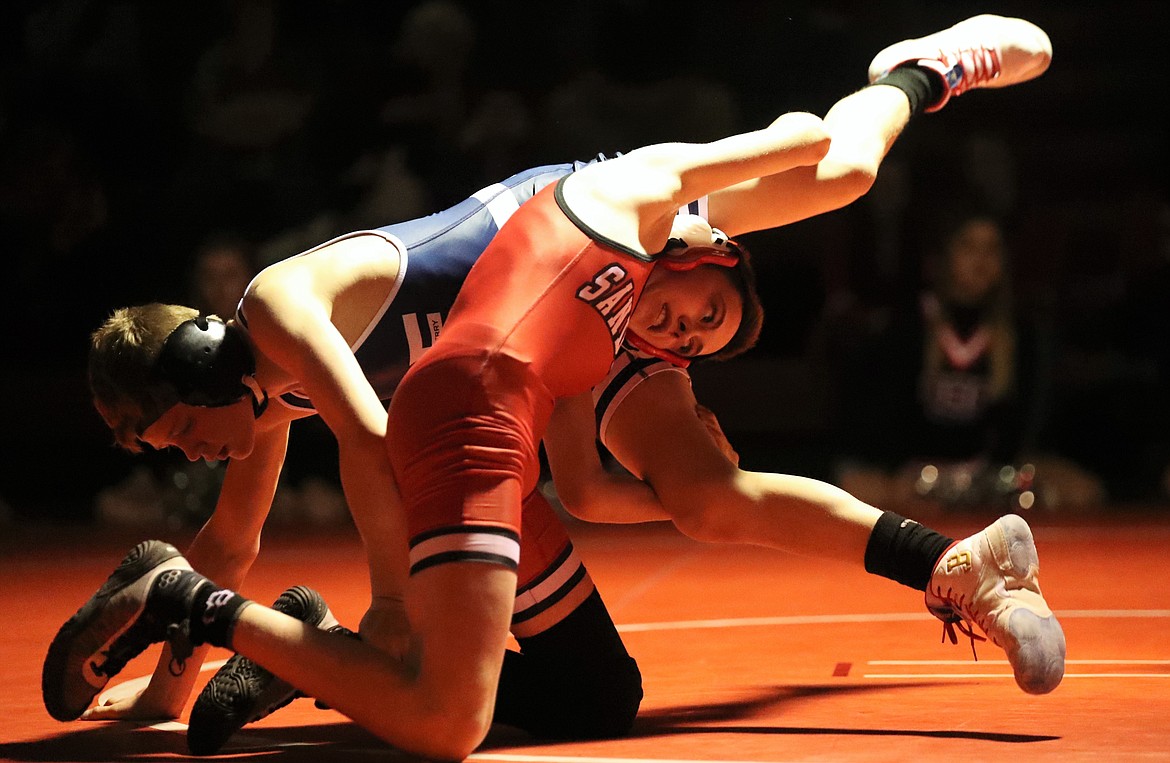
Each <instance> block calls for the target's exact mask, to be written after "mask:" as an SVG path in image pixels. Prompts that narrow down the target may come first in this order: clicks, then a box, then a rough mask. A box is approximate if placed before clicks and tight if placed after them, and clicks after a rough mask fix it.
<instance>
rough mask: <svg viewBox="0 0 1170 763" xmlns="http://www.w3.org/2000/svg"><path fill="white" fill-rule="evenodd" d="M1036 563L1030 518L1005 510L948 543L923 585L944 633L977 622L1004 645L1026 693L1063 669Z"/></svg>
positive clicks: (1054, 680)
mask: <svg viewBox="0 0 1170 763" xmlns="http://www.w3.org/2000/svg"><path fill="white" fill-rule="evenodd" d="M1039 571H1040V559H1039V557H1038V556H1037V554H1036V543H1035V541H1033V539H1032V531H1031V530H1030V529H1029V528H1028V523H1027V522H1025V521H1024V520H1023V519H1022V518H1021V517H1018V516H1016V515H1015V514H1008V515H1007V516H1004V517H1000V518H999V519H997V520H996V521H995V522H994V523H992V524H991V525H990V526H989V527H987V529H985V530H983V531H982V532H978V533H975V534H974V535H972V536H971V537H969V538H964V539H963V540H961V541H958V542H956V543H954V544H952V545H951V547H950V548H948V549H947V550H946V552H945V553H944V554H943V555H942V556H941V557H940V558H939V560H938V563H937V564H936V565H935V568H934V573H933V574H932V575H931V577H930V583H929V584H928V585H927V588H926V607H927V609H929V610H930V612H931V614H933V615H934V616H935V617H937V618H938V619H940V620H942V621H943V638H944V639H945V638H946V637H947V636H950V639H951V642H952V643H956V642H957V640H958V639H957V637H956V636H955V627H956V626H957V627H958V628H959V630H960V631H961V632H963V633H964V634H966V635H968V636H970V637H971V638H972V639H975V638H979V637H978V636H976V635H975V633H974V631H972V630H971V628H970V625H967V623H975V624H976V625H978V626H979V627H980V628H981V629H982V630H983V632H984V633H986V634H987V636H988V638H990V639H991V641H992V642H993V643H994V644H996V645H997V646H999V647H1000V648H1002V649H1003V650H1004V651H1006V652H1007V656H1008V661H1009V662H1010V663H1011V666H1012V671H1013V672H1014V673H1015V676H1016V683H1017V684H1019V686H1020V688H1021V689H1023V690H1024V691H1026V692H1028V693H1029V694H1047V693H1048V692H1050V691H1052V690H1053V689H1055V688H1056V687H1057V685H1059V684H1060V680H1061V679H1062V678H1063V677H1064V654H1065V643H1064V631H1062V630H1061V628H1060V623H1058V622H1057V621H1056V617H1055V616H1054V615H1053V614H1052V610H1050V609H1049V608H1048V604H1047V603H1046V602H1045V601H1044V596H1043V595H1042V594H1041V593H1040V583H1039V580H1038V574H1039ZM964 621H966V622H964ZM972 643H973V642H972Z"/></svg>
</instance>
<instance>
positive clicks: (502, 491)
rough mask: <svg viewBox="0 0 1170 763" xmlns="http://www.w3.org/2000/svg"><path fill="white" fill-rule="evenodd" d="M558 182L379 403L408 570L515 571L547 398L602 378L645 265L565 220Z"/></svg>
mask: <svg viewBox="0 0 1170 763" xmlns="http://www.w3.org/2000/svg"><path fill="white" fill-rule="evenodd" d="M561 182H563V179H562V181H560V182H558V183H557V184H556V185H555V186H551V187H549V188H546V189H544V190H543V191H541V192H540V193H539V194H537V195H536V196H534V197H533V198H532V199H531V200H530V201H529V202H528V203H526V204H524V205H523V206H522V207H521V208H520V209H519V210H518V211H517V212H516V213H515V214H514V215H513V216H512V218H511V219H510V220H509V221H508V223H507V224H505V225H504V227H503V228H502V229H501V230H500V232H499V234H497V236H496V238H495V239H494V240H493V241H492V243H491V245H490V246H489V247H488V248H487V249H486V250H485V251H484V253H483V255H482V256H481V257H480V258H479V260H478V262H477V263H476V265H475V266H474V267H473V268H472V269H471V272H470V273H469V274H468V276H467V280H466V281H465V282H464V285H463V288H462V290H461V291H460V294H459V298H458V299H457V300H456V301H455V304H454V305H453V306H452V308H451V312H450V315H449V317H448V320H447V323H446V324H445V325H444V326H443V333H442V335H441V336H440V337H439V339H438V340H437V341H436V342H435V344H434V346H433V347H432V348H431V349H430V350H429V351H428V352H427V353H426V355H424V356H423V358H422V359H421V360H420V361H419V362H418V363H416V364H415V365H414V366H412V367H411V369H410V370H409V371H408V372H407V374H406V375H405V376H404V377H403V379H402V382H401V383H400V384H399V386H398V390H397V392H396V393H395V395H394V398H393V400H392V402H391V405H390V417H389V425H388V429H387V448H388V451H389V454H390V460H391V463H392V465H393V467H394V472H395V477H396V479H397V480H398V486H399V490H400V492H401V495H402V500H403V504H404V507H405V509H406V512H407V522H408V524H409V530H410V536H411V552H410V564H411V572H412V573H413V572H417V571H419V570H421V569H425V568H426V567H429V566H432V565H435V564H441V563H444V562H448V561H484V562H494V563H498V564H504V565H507V566H510V567H513V568H515V567H516V565H517V564H518V560H519V529H520V507H521V503H522V501H523V500H524V499H525V497H526V496H527V495H528V494H529V493H530V492H531V491H532V490H533V489H534V488H535V486H536V482H537V478H538V476H539V469H540V460H539V450H538V448H539V443H540V440H541V437H542V436H543V435H544V431H545V427H546V425H547V423H548V419H549V416H550V415H551V413H552V407H553V403H554V401H555V400H556V399H557V398H559V397H565V396H569V395H574V394H577V393H580V392H584V391H586V390H588V389H589V388H590V387H592V386H593V385H594V384H596V383H597V382H598V381H600V380H601V379H602V378H604V377H605V374H606V372H607V371H608V370H609V367H610V364H611V363H612V362H613V358H614V356H615V355H616V354H617V349H618V347H619V346H620V345H621V340H622V337H623V335H624V333H625V329H626V324H627V322H628V321H629V318H630V314H631V313H632V312H633V309H634V304H635V303H636V302H637V299H638V297H639V295H640V294H641V292H642V289H643V288H644V287H645V285H646V280H647V278H648V277H649V275H650V271H651V270H652V269H653V267H654V259H653V258H652V257H648V256H647V255H645V254H641V253H637V252H634V251H633V250H631V249H629V248H627V247H623V246H621V245H619V244H617V243H615V242H612V241H606V240H600V237H596V236H595V235H593V234H591V233H590V232H588V231H587V229H585V228H584V226H582V225H581V224H580V223H579V222H577V221H576V220H575V217H574V216H573V215H572V213H571V212H570V211H569V210H568V209H567V207H566V206H565V203H564V199H563V197H562V196H561Z"/></svg>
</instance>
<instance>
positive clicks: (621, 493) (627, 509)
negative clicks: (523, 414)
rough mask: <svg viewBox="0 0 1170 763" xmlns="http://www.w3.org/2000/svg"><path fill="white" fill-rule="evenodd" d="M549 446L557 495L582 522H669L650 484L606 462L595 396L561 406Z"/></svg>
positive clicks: (573, 399)
mask: <svg viewBox="0 0 1170 763" xmlns="http://www.w3.org/2000/svg"><path fill="white" fill-rule="evenodd" d="M544 447H545V452H546V453H547V454H548V461H549V468H550V469H551V471H552V477H553V484H554V485H556V488H557V497H558V498H560V501H561V504H562V505H563V506H564V507H565V510H566V511H568V512H569V513H570V514H571V515H573V516H574V517H576V518H577V519H582V520H585V521H586V522H607V523H614V524H631V523H635V522H655V521H660V520H666V519H670V515H669V514H667V513H666V510H665V509H663V508H662V504H661V503H660V502H659V501H658V496H656V495H655V494H654V491H653V490H652V489H651V488H650V486H649V485H647V484H646V483H645V482H643V481H642V480H639V479H637V478H635V477H632V476H630V475H628V474H620V473H618V474H615V473H613V472H611V471H609V470H607V469H606V468H605V466H604V465H603V464H602V463H601V457H600V455H599V454H598V451H597V425H596V420H595V419H594V414H593V395H592V393H589V392H585V393H583V394H581V395H578V396H576V397H570V398H563V399H562V400H559V401H558V402H557V405H556V408H555V409H554V410H553V415H552V418H551V419H550V420H549V425H548V431H547V432H545V437H544Z"/></svg>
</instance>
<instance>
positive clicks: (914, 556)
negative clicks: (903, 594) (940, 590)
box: [865, 511, 954, 591]
mask: <svg viewBox="0 0 1170 763" xmlns="http://www.w3.org/2000/svg"><path fill="white" fill-rule="evenodd" d="M952 543H954V540H953V539H951V538H948V537H946V536H945V535H942V534H940V533H937V532H935V531H934V530H931V529H928V528H926V527H923V526H922V525H920V524H918V523H917V522H915V521H914V520H912V519H906V518H905V517H901V516H898V515H897V514H895V513H894V512H892V511H886V512H883V513H882V515H881V516H880V517H879V518H878V521H877V524H876V525H874V528H873V532H872V533H870V536H869V543H868V544H867V545H866V547H865V571H866V572H871V573H873V574H874V575H881V576H882V577H884V578H889V579H890V580H893V581H895V582H898V583H901V584H902V585H906V586H910V587H911V588H915V589H917V590H919V591H925V590H926V584H927V583H929V582H930V576H931V574H932V573H933V572H934V565H935V563H936V562H937V561H938V558H939V557H940V556H942V554H943V552H944V551H946V550H947V548H948V547H950V545H951V544H952Z"/></svg>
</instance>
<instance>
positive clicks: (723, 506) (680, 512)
mask: <svg viewBox="0 0 1170 763" xmlns="http://www.w3.org/2000/svg"><path fill="white" fill-rule="evenodd" d="M728 487H729V488H730V491H731V492H729V490H728V489H711V488H703V489H697V490H693V491H691V492H690V493H689V494H688V495H687V496H686V497H685V499H681V500H679V501H676V502H674V504H673V505H672V506H670V507H669V508H670V509H671V516H672V518H673V520H674V525H675V527H676V528H678V530H679V532H681V533H682V534H683V535H686V536H687V537H688V538H691V539H692V540H697V541H699V542H701V543H739V542H742V540H743V538H742V537H741V536H742V529H743V528H742V527H741V525H740V523H739V522H737V521H736V519H735V511H734V510H732V507H733V506H734V504H735V502H736V501H738V500H741V499H742V498H744V496H740V495H737V494H736V493H735V492H734V491H735V487H734V486H728Z"/></svg>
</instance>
